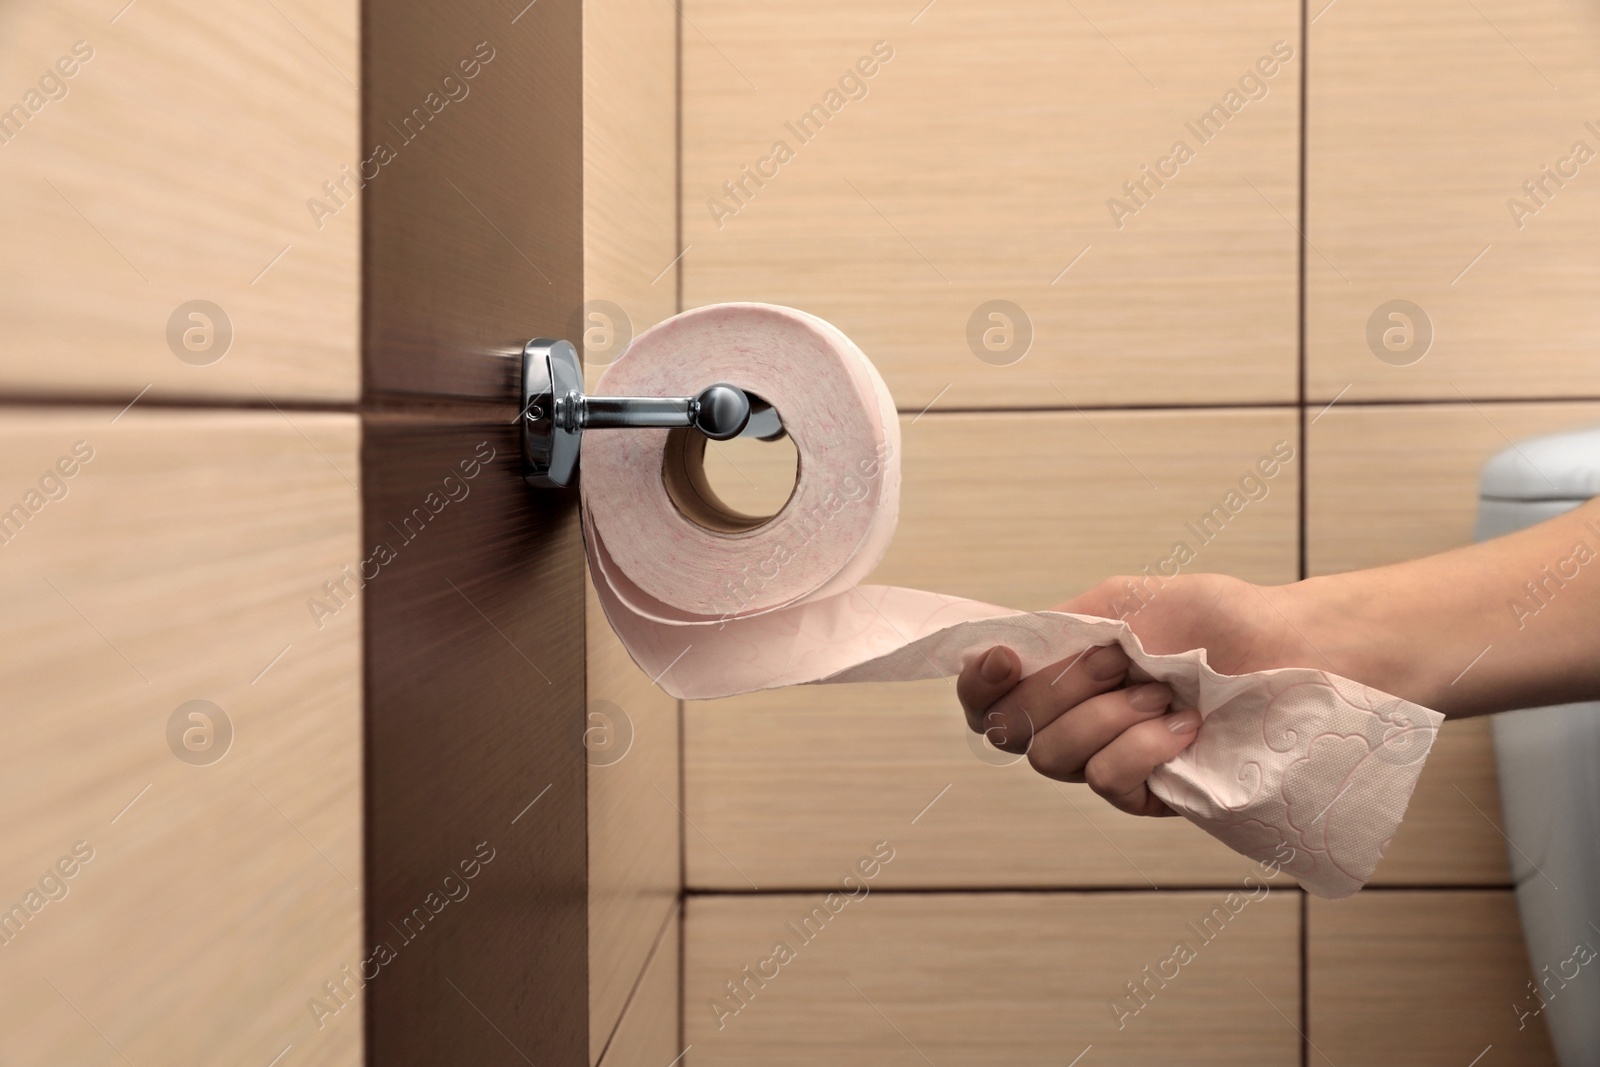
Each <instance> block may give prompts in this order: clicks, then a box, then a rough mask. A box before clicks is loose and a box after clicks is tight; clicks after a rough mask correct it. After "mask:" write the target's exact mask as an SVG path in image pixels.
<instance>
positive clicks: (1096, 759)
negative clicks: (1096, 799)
mask: <svg viewBox="0 0 1600 1067" xmlns="http://www.w3.org/2000/svg"><path fill="white" fill-rule="evenodd" d="M1083 780H1084V782H1085V783H1086V784H1087V785H1088V786H1089V788H1090V789H1092V790H1094V792H1095V793H1096V794H1098V795H1099V796H1102V797H1105V798H1106V799H1108V800H1109V799H1111V798H1112V797H1113V796H1115V794H1116V788H1115V781H1114V778H1113V772H1112V769H1111V766H1110V764H1109V763H1108V762H1107V760H1106V759H1105V758H1104V757H1103V756H1102V755H1101V754H1099V753H1096V754H1095V755H1093V756H1091V757H1089V762H1088V763H1086V764H1084V765H1083Z"/></svg>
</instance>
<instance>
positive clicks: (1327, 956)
mask: <svg viewBox="0 0 1600 1067" xmlns="http://www.w3.org/2000/svg"><path fill="white" fill-rule="evenodd" d="M1306 924H1307V930H1306V933H1307V955H1308V964H1309V966H1308V968H1307V973H1308V975H1309V979H1308V988H1307V994H1308V999H1309V1004H1310V1013H1309V1029H1308V1031H1307V1036H1308V1037H1309V1038H1310V1041H1311V1045H1312V1048H1313V1059H1312V1062H1314V1063H1315V1062H1326V1063H1337V1064H1340V1065H1341V1067H1344V1065H1346V1064H1348V1065H1351V1067H1363V1065H1368V1064H1370V1065H1374V1067H1376V1065H1378V1064H1391V1063H1440V1064H1444V1063H1463V1064H1465V1063H1471V1062H1473V1060H1474V1059H1475V1058H1476V1057H1482V1061H1483V1062H1485V1063H1488V1062H1494V1063H1502V1064H1514V1065H1517V1067H1544V1065H1546V1064H1550V1065H1553V1064H1554V1063H1555V1062H1556V1061H1555V1056H1554V1054H1553V1053H1552V1051H1551V1047H1550V1037H1549V1034H1548V1033H1547V1032H1546V1030H1545V1028H1544V1027H1543V1026H1542V1025H1540V1024H1539V1022H1538V1020H1537V1019H1535V1020H1531V1021H1530V1022H1529V1024H1528V1025H1526V1026H1523V1027H1519V1026H1518V1025H1517V1024H1518V1010H1519V1009H1520V1010H1521V1011H1524V1012H1526V1011H1528V1010H1529V1008H1531V1007H1532V1006H1533V1005H1534V1002H1533V1001H1530V1000H1529V999H1528V988H1527V985H1526V983H1527V982H1528V981H1529V980H1530V979H1531V978H1532V971H1531V969H1530V968H1529V966H1528V953H1527V948H1526V947H1525V945H1524V944H1523V940H1522V926H1521V923H1519V922H1518V920H1517V905H1516V900H1515V898H1514V896H1513V895H1512V893H1511V892H1509V891H1507V890H1483V891H1476V890H1467V891H1459V892H1448V893H1440V892H1410V893H1401V892H1388V893H1384V892H1371V893H1362V894H1360V895H1359V896H1356V897H1352V898H1350V899H1348V900H1339V901H1327V900H1312V901H1311V906H1310V909H1309V911H1308V913H1307V916H1306ZM1491 1056H1492V1057H1493V1059H1492V1061H1491V1060H1490V1057H1491Z"/></svg>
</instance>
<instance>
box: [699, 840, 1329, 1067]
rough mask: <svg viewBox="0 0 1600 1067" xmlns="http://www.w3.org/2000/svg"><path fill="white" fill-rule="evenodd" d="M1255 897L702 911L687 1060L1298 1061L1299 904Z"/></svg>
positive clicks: (807, 900)
mask: <svg viewBox="0 0 1600 1067" xmlns="http://www.w3.org/2000/svg"><path fill="white" fill-rule="evenodd" d="M885 833H887V834H889V835H890V838H891V842H893V841H897V840H899V838H900V837H901V834H900V833H899V832H898V831H895V830H892V829H891V830H886V831H885ZM872 844H873V843H872V842H871V841H867V840H863V841H862V842H861V844H860V845H859V846H858V851H860V852H863V853H865V852H870V851H871V850H872ZM893 847H895V849H896V850H897V851H898V848H899V846H898V845H894V846H893ZM852 858H853V857H852ZM898 862H899V858H898V856H896V858H895V859H894V860H893V861H892V862H891V863H890V864H889V865H888V867H886V868H884V869H885V870H892V869H893V866H894V864H895V863H898ZM869 884H870V883H869ZM1254 892H1255V893H1256V895H1257V897H1258V899H1255V900H1251V901H1248V902H1245V903H1239V902H1238V901H1235V902H1234V907H1235V909H1237V910H1236V911H1232V912H1230V911H1229V910H1228V909H1227V908H1226V907H1225V906H1224V904H1223V901H1224V900H1225V899H1226V893H1224V892H1214V893H1159V894H1156V893H1143V894H1117V893H1113V894H1094V895H1083V894H1072V893H1029V894H1012V893H990V894H961V893H941V894H925V895H924V894H916V895H907V894H893V893H883V894H877V893H868V894H867V895H866V896H864V897H858V899H855V900H852V901H850V902H848V903H845V904H841V905H836V907H837V908H838V910H837V911H836V912H834V913H832V914H831V917H830V918H828V919H827V920H826V921H825V922H824V921H822V920H819V919H818V918H816V917H815V914H816V913H815V911H814V910H813V909H822V911H823V914H824V915H828V914H830V912H829V910H828V907H829V906H828V904H827V897H826V895H825V892H824V891H823V890H822V888H821V887H820V886H819V889H818V890H817V891H814V892H811V893H805V894H796V895H792V896H791V895H782V894H780V895H772V896H766V895H763V896H713V897H693V898H691V899H690V900H689V902H688V909H687V915H686V920H685V921H686V936H685V946H686V956H685V960H684V1028H685V1033H684V1040H685V1043H686V1044H688V1045H690V1046H691V1051H690V1052H689V1055H688V1056H687V1057H686V1062H688V1063H690V1064H692V1065H693V1067H709V1065H717V1064H747V1063H758V1062H759V1063H763V1064H773V1065H774V1067H801V1065H805V1067H812V1065H815V1067H822V1065H825V1064H836V1063H848V1062H863V1063H873V1064H883V1065H886V1067H901V1065H904V1067H913V1065H915V1064H923V1065H926V1064H927V1063H984V1064H994V1065H995V1067H1008V1065H1016V1067H1023V1065H1025V1064H1026V1065H1032V1064H1040V1063H1060V1064H1067V1063H1071V1062H1073V1060H1074V1058H1075V1057H1080V1058H1081V1062H1083V1063H1086V1064H1087V1063H1104V1064H1129V1065H1131V1064H1144V1063H1172V1062H1182V1063H1194V1064H1208V1063H1216V1064H1236V1063H1256V1064H1263V1065H1279V1067H1292V1065H1294V1064H1298V1063H1299V1062H1300V1038H1299V1036H1298V1035H1297V1034H1296V1033H1295V1029H1296V1025H1297V1022H1298V1015H1297V1013H1298V1007H1299V999H1300V988H1299V987H1300V974H1299V961H1298V959H1297V955H1296V948H1297V946H1298V943H1299V938H1300V909H1299V906H1298V901H1297V900H1295V899H1294V897H1293V893H1294V891H1293V890H1288V891H1283V892H1281V893H1280V892H1272V891H1271V890H1270V889H1256V890H1254ZM1241 899H1242V898H1241ZM1213 909H1219V910H1220V911H1221V912H1222V914H1223V915H1228V916H1231V917H1230V918H1228V919H1226V920H1225V921H1224V920H1219V919H1217V918H1216V917H1215V916H1214V915H1213ZM1207 916H1212V918H1211V919H1210V922H1211V925H1210V926H1209V927H1205V928H1204V929H1203V930H1202V929H1201V927H1200V924H1201V923H1202V921H1203V920H1205V919H1206V917H1207ZM802 923H807V925H805V926H804V927H803V928H802V926H801V924H802ZM1190 924H1194V925H1193V926H1191V925H1190ZM1205 937H1210V938H1211V940H1209V941H1206V940H1204V938H1205ZM807 938H809V940H807ZM1179 943H1182V944H1183V945H1185V946H1186V948H1187V950H1188V951H1187V953H1185V954H1180V953H1179V952H1178V951H1177V946H1178V945H1179ZM778 944H782V945H784V946H786V947H787V948H788V949H789V950H790V955H789V956H788V962H786V963H781V962H779V960H781V959H782V958H784V957H783V956H782V955H781V954H780V953H779V951H778V949H777V945H778ZM1185 959H1187V961H1188V962H1182V961H1183V960H1185ZM746 968H749V970H748V971H747V970H746ZM1147 968H1148V971H1147V970H1146V969H1147ZM1163 971H1164V973H1165V974H1166V975H1167V976H1168V977H1169V978H1170V980H1163V979H1162V977H1161V975H1162V973H1163ZM763 976H765V977H763ZM729 983H733V984H734V992H735V994H736V996H737V999H734V996H730V992H729ZM1129 983H1133V984H1134V985H1136V986H1137V987H1138V988H1139V990H1140V993H1141V994H1142V996H1135V995H1133V994H1132V993H1130V992H1129ZM1119 1008H1120V1010H1119Z"/></svg>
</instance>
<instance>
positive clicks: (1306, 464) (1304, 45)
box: [1296, 0, 1344, 1067]
mask: <svg viewBox="0 0 1600 1067" xmlns="http://www.w3.org/2000/svg"><path fill="white" fill-rule="evenodd" d="M1324 10H1326V9H1324ZM1310 14H1311V5H1310V0H1300V176H1299V177H1300V245H1299V249H1298V260H1299V263H1298V267H1299V285H1298V287H1297V288H1298V292H1297V293H1296V297H1297V300H1296V304H1297V308H1296V313H1297V315H1298V322H1297V326H1298V334H1299V336H1298V341H1299V353H1298V354H1299V368H1298V370H1299V374H1298V378H1299V383H1298V389H1299V397H1300V402H1299V418H1298V422H1299V427H1298V429H1299V433H1300V468H1299V470H1298V472H1297V473H1298V474H1299V476H1300V486H1299V512H1300V524H1299V525H1300V528H1299V530H1297V531H1296V534H1297V538H1298V549H1297V559H1296V562H1297V564H1298V571H1299V577H1300V578H1301V579H1302V580H1304V579H1305V577H1306V573H1307V571H1308V569H1309V563H1310V559H1309V556H1310V553H1309V544H1310V539H1309V535H1308V521H1307V515H1308V512H1309V507H1308V503H1309V500H1310V492H1311V470H1310V463H1311V455H1310V451H1309V449H1308V448H1307V443H1308V442H1307V439H1308V438H1309V436H1310V433H1309V430H1310V426H1309V424H1308V423H1307V421H1306V400H1307V398H1306V377H1307V364H1308V359H1307V351H1306V348H1307V340H1308V336H1309V333H1308V330H1307V322H1306V320H1307V314H1306V312H1307V310H1308V308H1309V306H1310V300H1309V294H1308V292H1307V288H1306V246H1307V245H1308V244H1310V243H1311V238H1310V237H1309V236H1308V235H1309V234H1310V227H1311V208H1310V204H1309V202H1308V200H1307V187H1308V184H1309V183H1308V181H1307V178H1308V170H1309V162H1310V150H1309V141H1310V121H1309V115H1310V92H1309V90H1310V88H1311V75H1310V70H1311V23H1310V22H1309V21H1308V19H1309V16H1310ZM1339 395H1340V396H1343V395H1344V394H1343V393H1340V394H1339ZM1336 399H1337V398H1336ZM1328 406H1329V407H1332V406H1333V405H1332V404H1329V405H1328ZM1310 899H1311V898H1310V897H1309V896H1308V895H1307V894H1306V893H1305V891H1304V890H1302V891H1301V892H1300V900H1299V914H1300V938H1299V942H1300V944H1299V949H1300V1067H1311V1025H1310V1024H1311V992H1310V982H1309V978H1310V973H1311V961H1310V957H1309V952H1308V946H1309V941H1308V939H1307V931H1306V921H1307V917H1308V916H1309V914H1310V910H1309V904H1308V901H1309V900H1310Z"/></svg>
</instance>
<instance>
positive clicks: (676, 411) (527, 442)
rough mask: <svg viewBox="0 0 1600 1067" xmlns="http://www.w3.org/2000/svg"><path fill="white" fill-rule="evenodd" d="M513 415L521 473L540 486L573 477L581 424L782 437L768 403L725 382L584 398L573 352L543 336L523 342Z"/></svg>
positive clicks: (719, 436) (718, 437) (719, 437)
mask: <svg viewBox="0 0 1600 1067" xmlns="http://www.w3.org/2000/svg"><path fill="white" fill-rule="evenodd" d="M519 421H520V422H521V423H522V458H523V467H524V475H525V476H526V478H527V479H528V481H529V483H531V484H533V485H536V486H539V487H541V488H546V489H560V488H565V487H566V486H570V485H572V484H573V482H575V481H576V480H577V475H578V459H579V452H580V451H581V449H582V445H583V431H584V430H615V429H635V428H649V427H656V428H676V427H693V428H694V429H696V430H698V431H699V432H700V433H702V434H704V435H705V436H706V437H708V438H710V439H711V440H713V441H726V440H729V439H730V438H734V437H740V436H744V437H755V438H758V439H760V440H763V441H773V440H777V439H778V438H780V437H782V436H783V435H784V429H783V422H782V420H781V419H779V417H778V412H777V410H776V409H774V408H773V407H772V405H770V404H768V403H766V401H764V400H762V399H761V398H760V397H758V396H755V395H754V394H751V393H746V392H745V391H744V390H743V389H740V388H739V387H738V386H736V385H729V384H728V383H727V382H715V383H713V384H711V385H708V386H706V387H705V388H704V389H702V390H700V392H699V393H698V394H696V395H695V396H586V395H585V394H584V391H583V363H582V361H581V360H580V359H579V358H578V350H577V349H576V348H574V347H573V346H572V343H571V342H570V341H561V340H556V339H553V338H548V337H536V338H534V339H533V340H531V341H529V342H528V343H527V344H526V345H524V346H523V349H522V414H521V416H520V418H519Z"/></svg>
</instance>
